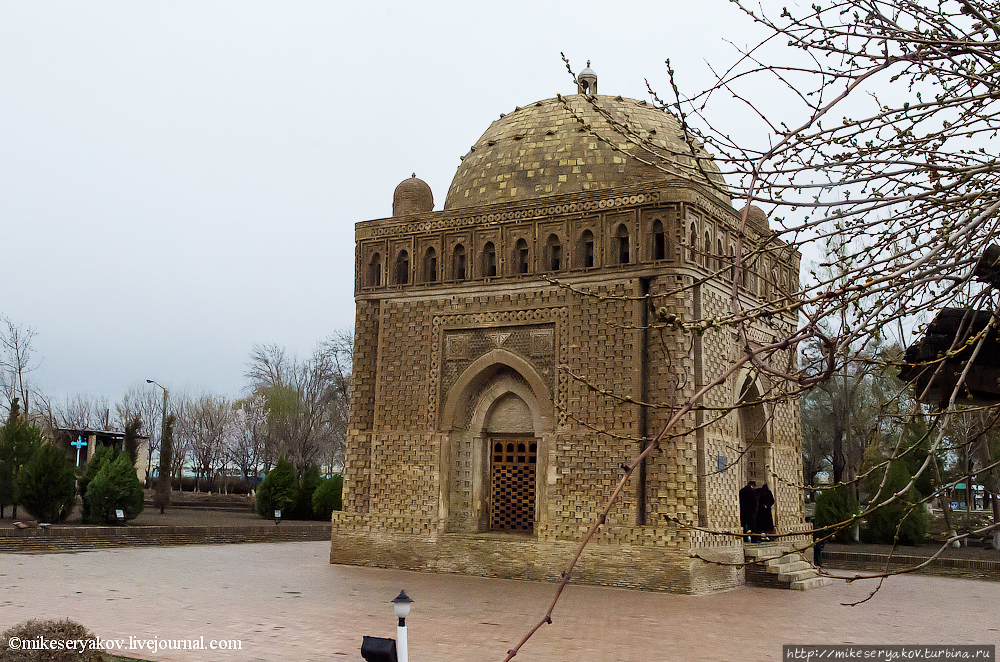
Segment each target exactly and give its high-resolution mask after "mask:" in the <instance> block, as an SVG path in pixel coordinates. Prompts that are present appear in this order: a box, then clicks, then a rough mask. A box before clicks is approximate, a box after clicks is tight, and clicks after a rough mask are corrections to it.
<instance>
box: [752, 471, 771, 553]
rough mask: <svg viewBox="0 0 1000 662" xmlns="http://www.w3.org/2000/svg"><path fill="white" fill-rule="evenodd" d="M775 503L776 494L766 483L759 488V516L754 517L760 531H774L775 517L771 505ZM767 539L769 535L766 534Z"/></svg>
mask: <svg viewBox="0 0 1000 662" xmlns="http://www.w3.org/2000/svg"><path fill="white" fill-rule="evenodd" d="M773 505H774V494H773V493H772V492H771V488H770V487H768V486H767V483H764V484H763V485H762V486H761V487H760V489H759V490H757V516H756V517H755V518H754V520H755V522H754V523H755V525H756V530H757V532H758V533H765V534H766V533H774V517H773V516H772V515H771V506H773ZM764 539H765V540H766V539H767V536H764Z"/></svg>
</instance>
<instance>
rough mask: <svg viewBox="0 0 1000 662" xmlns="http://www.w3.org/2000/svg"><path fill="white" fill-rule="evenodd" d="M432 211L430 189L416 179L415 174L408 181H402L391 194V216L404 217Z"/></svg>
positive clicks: (432, 199)
mask: <svg viewBox="0 0 1000 662" xmlns="http://www.w3.org/2000/svg"><path fill="white" fill-rule="evenodd" d="M433 210H434V194H433V193H431V187H430V186H428V185H427V182H425V181H424V180H422V179H417V173H413V176H412V177H410V178H409V179H404V180H403V181H401V182H400V183H399V186H397V187H396V190H395V191H394V192H393V194H392V215H393V216H406V215H407V214H419V213H420V212H425V211H433Z"/></svg>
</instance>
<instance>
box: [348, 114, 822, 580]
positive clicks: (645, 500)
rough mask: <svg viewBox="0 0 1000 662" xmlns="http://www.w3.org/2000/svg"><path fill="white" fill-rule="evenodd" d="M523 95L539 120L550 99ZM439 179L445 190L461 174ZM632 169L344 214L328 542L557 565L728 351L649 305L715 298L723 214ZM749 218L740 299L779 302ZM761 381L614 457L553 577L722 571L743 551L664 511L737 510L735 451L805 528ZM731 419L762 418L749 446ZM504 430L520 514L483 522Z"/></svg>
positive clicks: (794, 456) (494, 488) (622, 457)
mask: <svg viewBox="0 0 1000 662" xmlns="http://www.w3.org/2000/svg"><path fill="white" fill-rule="evenodd" d="M602 99H603V97H602ZM540 103H541V102H540ZM632 103H634V102H632ZM657 112H659V111H657ZM539 117H540V118H542V120H541V121H544V122H552V121H555V120H554V119H553V117H552V116H551V113H549V112H548V109H546V110H545V112H544V113H541V112H540V114H539ZM668 117H669V116H668ZM536 119H537V118H536ZM519 126H521V127H522V129H525V127H527V128H528V129H532V128H533V129H538V128H539V126H541V125H537V124H530V123H527V124H525V123H524V122H523V121H522V124H521V125H519ZM495 129H496V127H493V128H491V131H494V133H497V131H496V130H495ZM525 131H526V134H525V135H528V136H529V138H530V134H531V131H530V130H527V129H525ZM500 133H502V132H500ZM538 133H539V134H541V135H550V134H542V132H541V131H538ZM487 134H489V132H487ZM486 138H487V136H485V135H484V139H483V140H486ZM522 139H526V138H523V137H522V138H517V136H514V137H513V138H511V140H522ZM487 143H488V141H487ZM491 146H492V144H491ZM474 149H475V148H474ZM532 158H534V159H536V160H538V159H539V158H541V157H538V156H537V155H536V156H533V157H532ZM580 160H581V161H584V159H583V158H582V157H581V158H580ZM609 160H610V159H609ZM477 163H480V164H481V163H482V160H481V159H480V160H479V161H477ZM543 165H544V164H543ZM594 167H595V168H596V169H597V171H598V172H600V168H599V167H598V166H594ZM477 168H479V166H477ZM536 168H538V166H536ZM541 170H543V171H544V168H541ZM623 172H624V171H623ZM487 175H488V173H487ZM487 175H484V174H483V172H482V171H481V169H477V170H476V172H475V177H476V178H482V177H484V176H487ZM633 175H634V172H633V173H632V175H630V176H633ZM522 176H526V173H522ZM553 176H555V177H558V176H560V175H558V173H556V175H553ZM461 177H462V174H461V171H460V174H459V175H458V176H456V182H455V183H453V185H452V194H454V192H455V191H460V192H461V193H462V195H464V196H468V195H470V193H469V191H471V192H472V193H471V194H473V195H474V194H475V190H473V189H474V187H471V185H470V184H469V181H472V180H463V182H461V183H460V182H459V179H460V178H461ZM487 178H488V177H487ZM494 179H495V178H494ZM695 179H696V178H695ZM634 180H635V177H634V176H633V179H632V181H624V180H623V182H622V185H619V186H614V187H598V186H594V187H581V188H580V189H579V190H576V191H570V192H561V191H563V190H564V189H560V188H559V187H558V186H555V187H553V188H554V189H555V190H556V192H555V193H552V192H551V191H548V192H544V194H539V195H529V196H526V197H525V199H519V198H515V199H513V200H510V201H498V202H493V203H489V204H485V205H482V203H480V205H481V206H476V207H467V206H462V205H449V204H448V203H446V204H445V210H444V211H438V212H434V211H422V212H415V213H409V214H406V215H402V216H396V217H393V218H389V219H381V220H375V221H367V222H363V223H359V224H358V225H357V228H356V241H357V250H356V259H357V264H356V274H357V276H356V282H355V292H356V300H357V323H356V332H355V343H356V344H355V358H354V373H353V381H352V402H351V426H350V428H351V429H350V434H349V440H348V451H347V461H346V469H345V474H346V475H345V480H344V511H343V512H338V513H334V515H333V534H332V535H333V540H332V545H331V555H330V558H331V562H333V563H353V564H363V565H375V566H382V567H394V568H405V569H413V570H433V571H447V572H462V573H471V574H481V575H487V576H498V577H512V578H530V579H553V578H556V577H558V576H559V572H560V570H561V569H562V568H563V567H564V566H565V564H566V563H567V561H568V560H569V558H570V557H571V556H572V553H573V550H574V549H575V545H576V543H577V542H578V541H579V540H580V538H581V536H582V535H583V533H584V532H585V531H586V529H587V528H588V527H589V525H590V523H591V522H592V521H593V518H594V516H595V513H596V512H598V511H599V510H600V509H601V507H602V506H603V504H604V503H605V502H606V500H607V498H608V496H609V494H610V492H611V490H612V488H613V486H614V484H615V483H616V482H617V480H618V479H619V478H620V476H621V475H622V471H621V469H620V466H621V465H622V463H623V462H627V461H629V460H630V459H631V457H633V456H634V455H635V454H636V453H637V452H638V451H639V450H640V449H641V448H642V447H643V443H644V441H643V440H644V439H648V438H651V437H653V436H655V435H656V433H657V432H658V431H659V430H660V428H661V427H662V426H663V424H664V423H665V422H666V420H667V419H668V418H669V416H670V414H671V411H672V409H671V408H676V407H677V406H679V405H680V404H681V403H682V402H683V401H684V400H685V399H686V398H688V397H690V396H692V395H693V394H694V392H695V391H696V390H697V389H698V388H699V387H700V386H701V385H703V384H705V383H706V382H707V381H709V380H710V379H712V377H713V376H715V375H717V374H720V373H722V372H724V371H725V370H726V369H728V367H729V366H730V365H731V363H732V360H733V358H734V357H735V356H736V355H737V351H738V350H737V343H736V336H735V332H734V331H733V330H732V328H731V327H729V326H721V327H718V328H715V327H713V328H709V329H707V330H705V331H704V332H703V333H694V332H691V331H690V330H681V329H679V328H677V327H676V326H675V325H671V324H662V323H660V324H657V323H656V321H657V319H658V316H659V318H662V317H664V316H669V315H676V316H677V318H679V319H682V320H685V321H688V322H690V321H694V320H700V319H719V318H723V317H725V316H726V315H727V313H728V312H729V311H730V310H731V296H732V294H731V291H732V286H733V284H732V281H731V279H730V271H729V269H728V268H727V267H726V266H725V264H724V260H723V259H721V258H722V257H724V256H725V255H727V254H731V246H732V245H734V244H735V241H736V239H735V228H737V227H738V220H739V217H738V215H737V213H736V211H735V210H734V209H733V208H732V206H731V205H729V204H728V201H727V200H724V199H722V198H723V197H724V196H722V195H720V193H719V191H718V190H714V191H713V190H711V189H710V187H708V186H707V185H706V184H705V183H704V182H698V181H690V180H686V179H677V178H676V177H673V178H665V179H664V178H659V179H657V178H651V180H650V181H642V178H641V177H640V178H639V180H640V182H639V183H635V181H634ZM417 181H419V180H417ZM475 181H479V179H476V180H475ZM556 181H558V179H557V180H556ZM540 185H541V184H540ZM470 187H471V188H470ZM543 189H544V187H543ZM484 190H485V187H484ZM498 190H499V189H498ZM427 195H428V196H429V190H428V192H427ZM484 195H487V193H484ZM497 195H502V192H501V193H497ZM761 230H762V229H761V228H751V227H748V228H747V229H746V234H747V236H746V238H745V241H746V242H748V243H750V244H753V245H759V246H763V247H764V248H765V251H764V253H763V259H762V260H761V261H760V262H761V263H760V264H758V269H757V271H758V272H760V274H773V275H772V276H771V277H770V278H767V279H764V278H761V277H759V276H758V277H757V278H754V277H751V278H749V279H747V282H746V286H743V284H742V283H740V284H739V287H738V291H739V296H740V297H741V300H742V301H743V304H744V305H745V306H746V307H747V308H752V307H754V306H757V305H760V303H761V301H762V300H767V301H772V302H773V301H779V302H780V300H781V298H782V297H783V296H784V295H785V293H786V292H787V291H788V289H787V288H788V287H789V284H791V283H797V279H798V268H799V256H798V254H797V253H795V252H794V251H792V250H790V249H788V248H787V247H786V246H784V245H783V244H781V243H780V242H779V241H777V240H775V239H773V238H771V237H770V235H769V234H767V233H766V228H764V229H763V231H761ZM692 236H693V237H696V241H697V245H698V246H700V248H698V249H697V250H695V251H692V250H690V241H691V237H692ZM706 242H707V245H708V250H707V251H706V250H704V247H705V246H706ZM719 248H721V251H720V250H719ZM720 252H721V255H720ZM706 253H707V254H706ZM550 279H558V284H556V283H553V282H552V281H551V280H550ZM776 283H777V284H778V285H779V286H778V287H776V286H775V284H776ZM781 284H784V286H783V287H782V286H780V285H781ZM646 294H648V295H650V298H649V299H648V300H647V299H645V298H644V297H645V295H646ZM650 308H652V311H650ZM668 319H669V317H668ZM794 324H795V317H794V314H792V313H790V312H788V311H785V312H779V313H777V314H776V315H774V316H772V317H771V318H770V319H769V321H768V322H767V323H766V324H765V323H763V322H755V323H754V325H753V327H752V342H755V343H765V342H768V341H770V340H772V339H774V338H781V337H783V336H784V334H785V333H787V331H788V330H789V329H790V328H792V327H793V326H794ZM771 360H774V361H776V360H785V361H787V356H785V357H782V356H775V357H773V358H772V359H771ZM574 375H575V376H577V377H579V378H580V379H576V378H574V377H573V376H574ZM581 380H583V381H581ZM748 385H753V387H754V388H755V389H756V392H757V394H758V395H763V396H765V397H764V398H763V402H762V403H761V404H756V405H754V406H753V407H752V408H751V410H752V411H751V414H752V415H751V414H746V413H744V414H742V415H741V413H740V412H739V411H730V412H728V413H727V412H725V411H720V410H724V409H726V408H729V407H732V406H733V405H734V404H735V403H737V402H738V401H739V398H740V394H741V393H742V392H745V391H746V389H747V386H748ZM769 388H770V387H769V385H768V384H767V382H766V380H765V379H764V378H763V377H761V376H757V375H754V374H752V373H751V372H747V371H742V372H740V373H739V374H737V375H735V376H734V377H733V378H731V379H730V380H728V381H727V383H726V384H724V385H723V386H720V387H718V388H716V389H714V390H713V391H711V392H710V393H709V394H708V395H707V396H706V397H705V398H704V399H703V402H702V404H704V405H706V408H705V409H703V410H699V411H697V412H693V413H690V414H688V415H687V416H686V417H685V419H684V420H683V421H682V423H681V424H680V427H679V428H678V429H676V430H675V431H674V432H675V433H674V434H671V435H669V436H668V438H667V439H665V441H664V442H663V446H662V452H660V453H659V454H656V455H654V456H652V457H651V458H650V459H649V460H648V461H647V463H646V466H645V468H644V470H643V471H641V472H637V473H636V474H635V475H633V476H632V478H631V479H630V481H629V484H628V485H627V486H626V490H625V492H624V494H623V495H622V498H621V499H620V500H619V501H618V503H617V504H616V505H615V507H614V508H613V510H612V511H611V514H610V516H609V518H608V520H607V523H606V525H604V526H602V527H601V530H600V532H599V534H598V536H597V537H596V539H595V540H594V542H593V543H592V544H591V546H590V547H588V549H587V551H586V552H585V554H584V556H583V561H582V564H581V566H579V567H578V569H577V570H576V571H575V573H574V579H575V580H576V581H583V582H590V583H597V584H609V585H618V586H629V587H640V588H646V589H654V590H671V591H678V592H686V593H703V592H708V591H712V590H720V589H725V588H729V587H732V586H734V585H737V584H739V583H741V582H742V570H740V569H739V567H738V566H731V565H726V564H727V563H739V562H740V561H741V560H742V558H743V552H742V544H741V542H740V540H739V538H737V537H733V536H720V535H713V534H708V533H703V532H699V531H697V530H695V529H692V528H688V527H685V526H683V525H679V524H677V523H675V522H674V521H668V520H667V517H670V518H671V519H672V520H679V521H680V522H682V523H683V524H691V525H695V526H698V527H702V528H710V529H715V530H722V531H734V532H736V531H738V530H739V521H738V519H739V514H738V507H737V491H738V490H739V488H740V487H741V486H742V485H744V484H745V483H746V480H747V478H748V477H750V476H752V475H755V474H754V472H756V475H757V476H759V477H758V480H763V479H764V478H765V477H766V478H767V482H768V483H769V484H770V486H771V488H772V490H773V491H774V492H775V495H776V499H777V505H776V506H775V509H774V511H775V523H776V525H777V527H778V529H779V531H782V532H793V531H800V530H804V529H805V525H804V520H803V504H802V498H801V495H800V492H799V490H798V489H797V488H796V487H795V486H796V485H798V484H800V483H801V476H802V468H801V466H802V465H801V456H800V446H799V422H798V409H797V406H796V405H795V404H794V403H788V402H778V403H777V404H772V402H771V401H770V400H769V399H768V397H767V396H769V395H773V394H771V393H770V392H769ZM605 391H606V392H613V393H615V394H617V395H619V396H622V397H625V398H629V399H631V400H632V401H640V400H644V401H646V402H651V403H655V404H657V405H660V406H659V407H657V408H652V409H644V408H641V407H639V406H637V405H634V404H631V402H629V401H628V400H625V401H623V400H620V399H615V398H612V397H608V395H606V394H605V393H604V392H605ZM747 427H755V428H762V430H763V432H762V436H761V438H760V443H754V444H752V445H751V446H752V447H751V448H750V449H749V451H748V449H747V443H746V438H747V434H746V428H747ZM508 442H510V444H511V445H510V448H514V447H515V446H516V445H517V444H518V443H523V444H524V447H525V448H527V447H528V446H531V447H532V448H536V449H537V458H536V457H535V456H531V457H532V460H531V462H532V463H533V476H534V486H533V488H534V518H533V521H532V522H530V523H529V530H528V531H517V532H515V531H506V530H497V529H496V525H495V520H491V512H494V510H491V508H492V507H493V506H496V505H497V503H496V502H497V500H498V499H501V498H506V497H499V496H497V495H498V494H503V493H504V492H502V491H500V492H498V490H501V488H504V484H503V483H502V481H500V479H498V478H497V475H496V474H495V473H494V471H495V468H492V467H494V465H493V464H491V458H493V457H494V449H495V448H496V449H500V448H507V447H508V446H507V444H508ZM498 444H499V445H498ZM498 452H499V451H498ZM496 457H497V458H499V455H497V456H496ZM500 459H503V458H500ZM512 459H514V458H512ZM750 460H752V461H753V466H752V467H751V462H750ZM498 481H499V482H498ZM504 489H506V488H504ZM515 491H516V490H515ZM696 556H697V557H700V558H696ZM701 559H708V560H710V561H711V560H715V561H721V562H722V563H719V564H717V563H709V562H706V561H704V560H701Z"/></svg>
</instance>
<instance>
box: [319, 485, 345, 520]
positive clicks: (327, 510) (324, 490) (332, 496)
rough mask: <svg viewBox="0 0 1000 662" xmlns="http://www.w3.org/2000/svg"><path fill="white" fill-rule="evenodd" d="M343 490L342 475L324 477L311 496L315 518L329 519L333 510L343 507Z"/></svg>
mask: <svg viewBox="0 0 1000 662" xmlns="http://www.w3.org/2000/svg"><path fill="white" fill-rule="evenodd" d="M343 491H344V477H343V476H334V477H332V478H324V479H322V480H321V481H320V484H319V485H318V486H317V487H316V491H315V492H313V497H312V509H313V514H314V515H315V516H316V518H317V519H324V520H328V519H330V516H331V515H332V514H333V511H335V510H341V509H342V508H343V505H342V502H341V499H342V494H343Z"/></svg>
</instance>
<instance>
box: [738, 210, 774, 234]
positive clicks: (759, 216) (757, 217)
mask: <svg viewBox="0 0 1000 662" xmlns="http://www.w3.org/2000/svg"><path fill="white" fill-rule="evenodd" d="M743 209H746V207H744V208H743ZM740 213H741V214H742V210H741V211H740ZM747 225H749V226H750V227H751V228H753V229H754V230H756V231H757V232H760V233H761V234H767V233H768V232H770V231H771V228H770V226H769V225H768V223H767V212H765V211H764V210H763V209H761V208H760V207H757V206H755V205H750V211H748V212H747Z"/></svg>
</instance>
